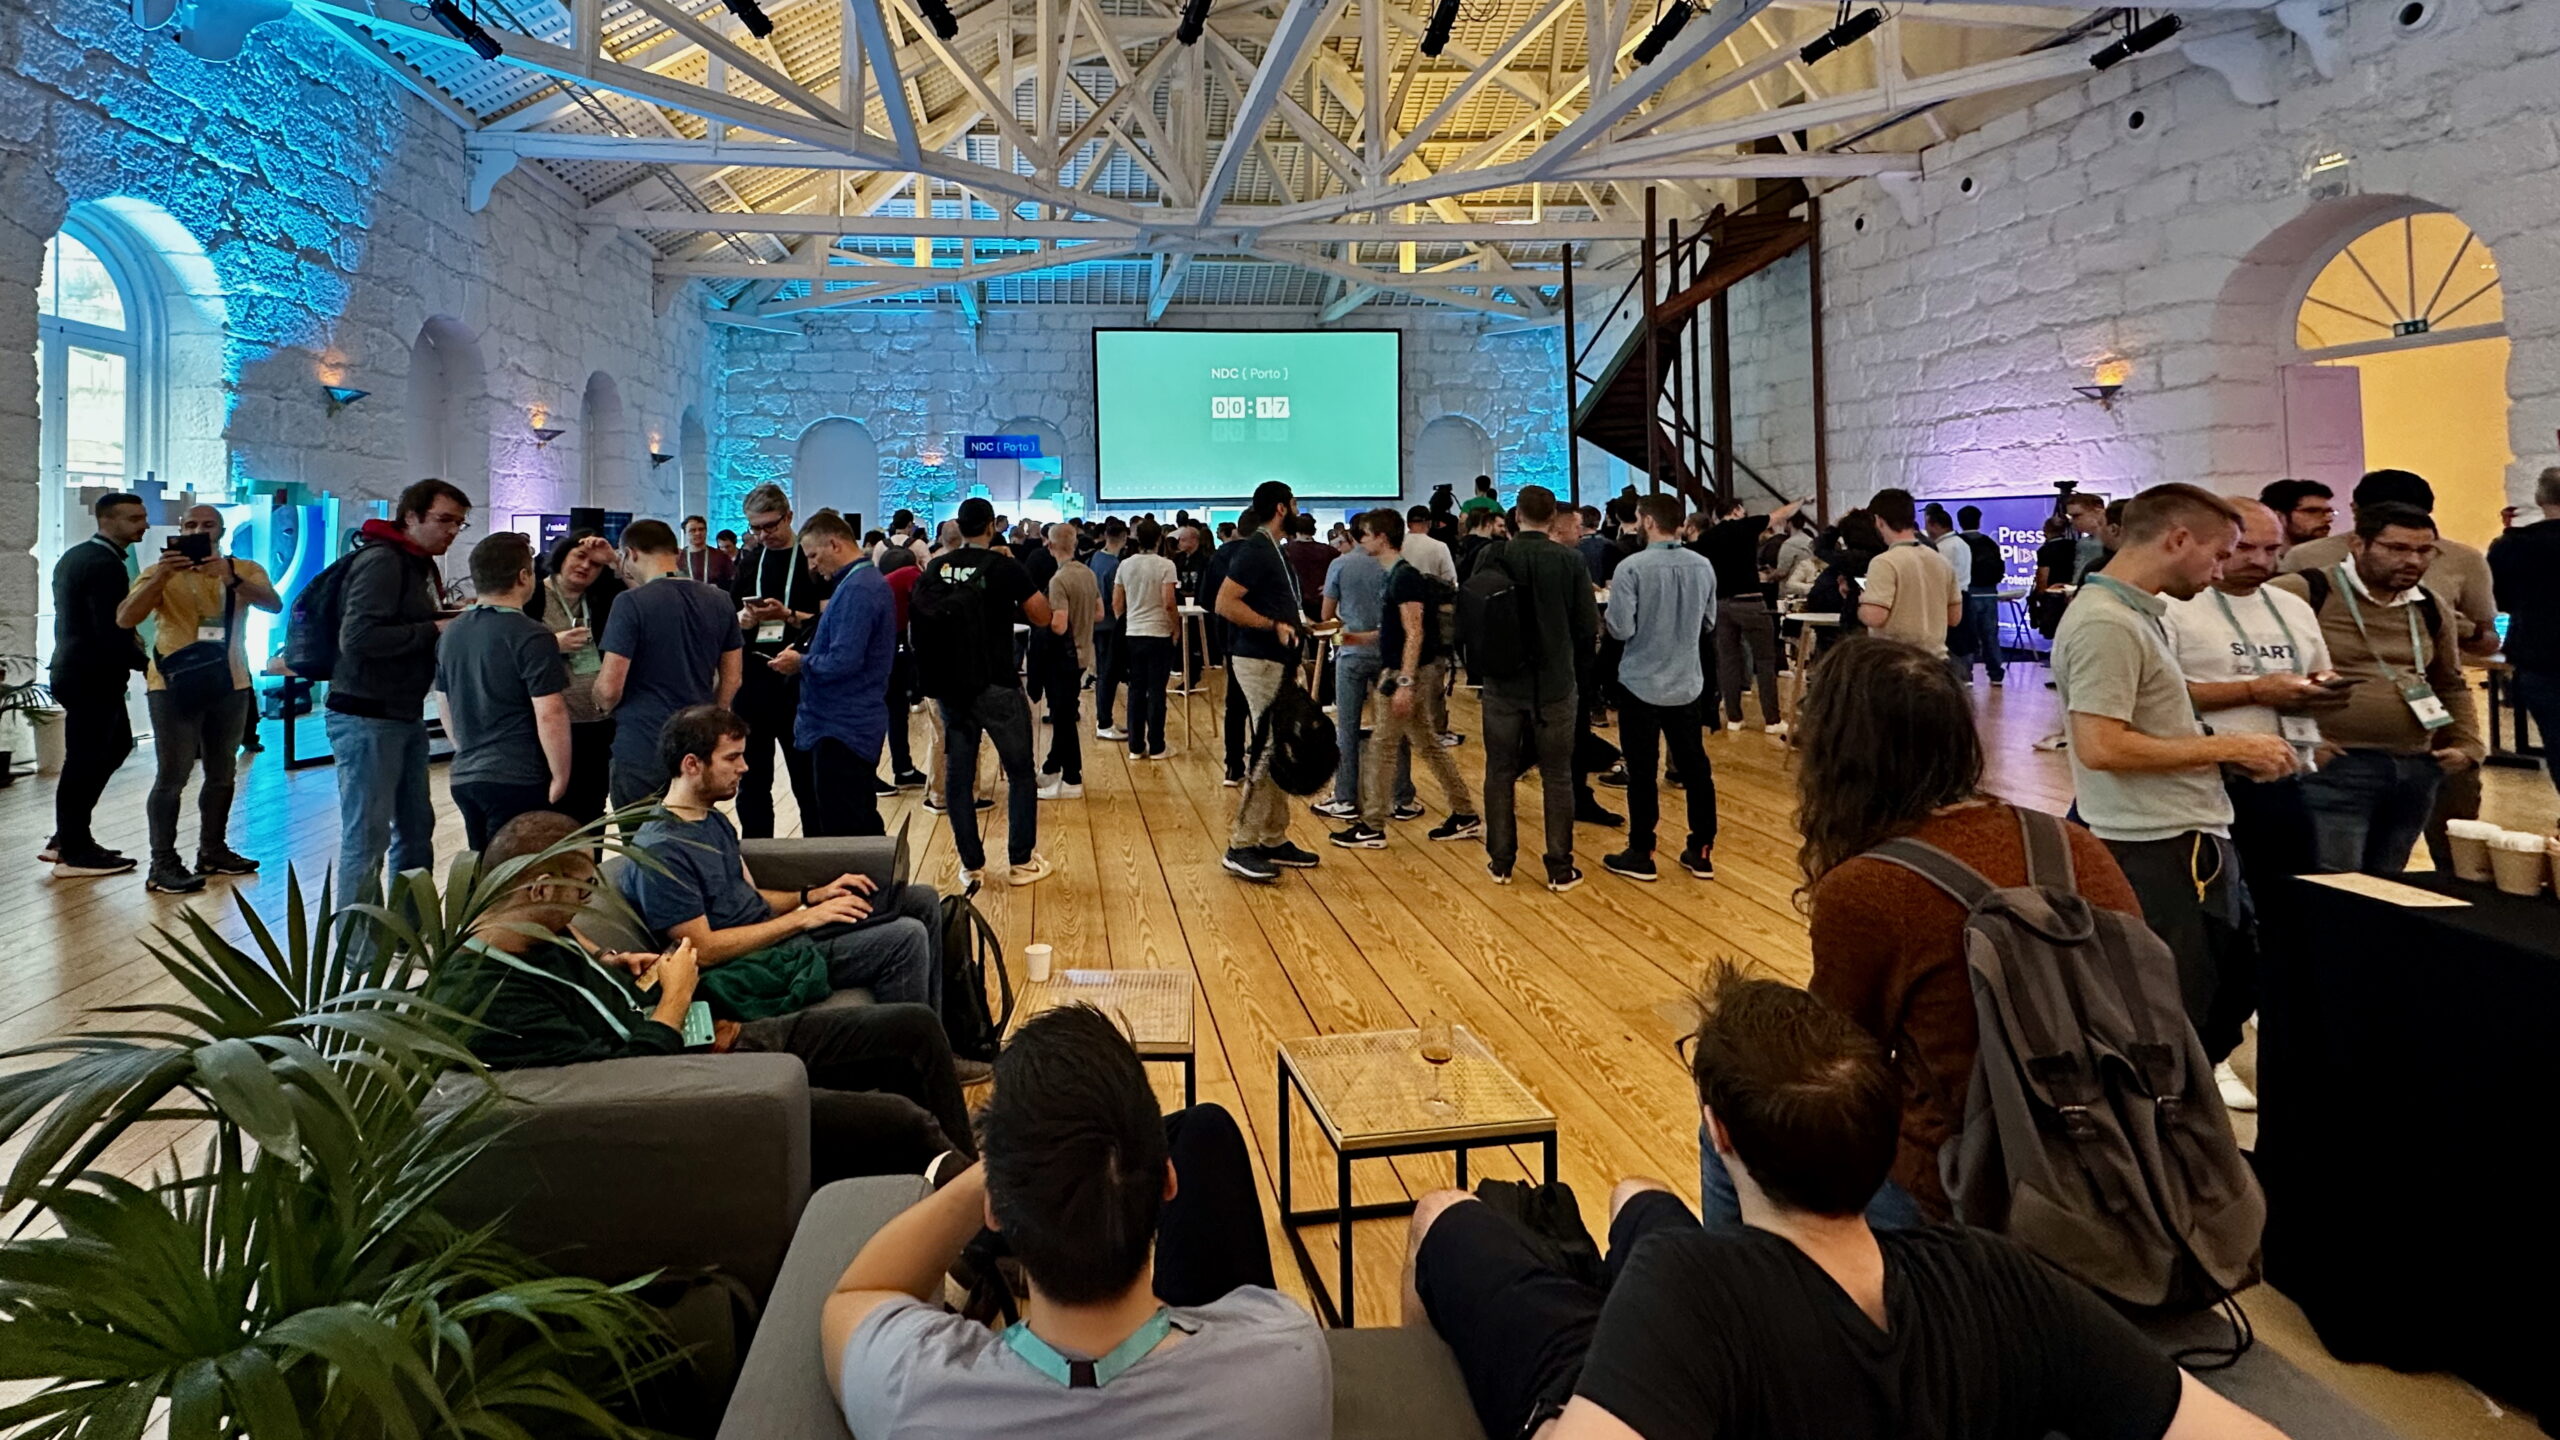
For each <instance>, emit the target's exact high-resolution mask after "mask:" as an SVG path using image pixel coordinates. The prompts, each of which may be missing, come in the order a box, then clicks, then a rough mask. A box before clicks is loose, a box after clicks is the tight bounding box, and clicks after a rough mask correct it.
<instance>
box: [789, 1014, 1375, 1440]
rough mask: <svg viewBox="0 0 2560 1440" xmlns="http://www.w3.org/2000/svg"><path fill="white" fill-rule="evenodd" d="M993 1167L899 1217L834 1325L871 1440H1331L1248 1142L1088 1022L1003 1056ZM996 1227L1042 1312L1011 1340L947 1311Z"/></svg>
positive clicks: (1312, 1348) (832, 1355) (1028, 1314)
mask: <svg viewBox="0 0 2560 1440" xmlns="http://www.w3.org/2000/svg"><path fill="white" fill-rule="evenodd" d="M995 1079H996V1089H995V1099H994V1100H993V1102H992V1103H991V1104H990V1105H989V1106H988V1107H987V1110H986V1112H985V1114H984V1117H983V1119H982V1122H981V1123H982V1125H983V1130H982V1133H983V1135H984V1137H985V1142H986V1160H985V1163H983V1164H980V1165H972V1166H970V1167H968V1168H967V1169H965V1170H958V1169H957V1167H943V1168H944V1169H946V1170H957V1173H956V1175H951V1174H946V1175H944V1176H942V1177H941V1179H942V1188H941V1189H940V1190H939V1191H937V1192H936V1193H934V1194H932V1195H929V1196H927V1197H925V1198H924V1199H923V1200H921V1201H919V1202H917V1204H916V1205H915V1206H914V1207H913V1208H912V1209H909V1210H908V1211H906V1212H905V1213H904V1214H902V1215H900V1216H898V1217H897V1218H896V1219H894V1220H891V1221H890V1222H889V1223H888V1224H887V1225H884V1226H882V1227H881V1228H880V1231H879V1233H878V1234H876V1235H874V1236H872V1238H871V1242H870V1243H869V1244H867V1245H865V1246H863V1247H862V1252H861V1253H860V1254H858V1255H856V1256H855V1257H854V1260H853V1264H852V1265H850V1266H848V1267H847V1268H846V1270H845V1272H844V1277H843V1278H842V1279H840V1280H838V1281H837V1282H836V1289H835V1293H834V1294H833V1295H831V1296H829V1297H828V1298H827V1303H826V1310H825V1312H824V1318H823V1320H822V1321H821V1324H820V1330H821V1343H822V1344H823V1345H824V1347H825V1348H824V1352H823V1353H824V1356H825V1361H826V1370H827V1379H828V1382H829V1384H830V1385H831V1386H832V1387H833V1389H834V1392H835V1395H836V1399H837V1403H838V1404H840V1405H841V1406H842V1407H843V1409H844V1415H845V1421H846V1423H847V1424H848V1425H849V1426H851V1427H852V1430H853V1433H854V1434H855V1435H857V1436H861V1437H866V1440H869V1437H888V1436H896V1437H899V1440H925V1437H935V1440H939V1437H961V1436H1016V1435H1028V1436H1050V1437H1057V1440H1070V1437H1086V1436H1093V1437H1102V1436H1109V1437H1113V1440H1121V1437H1126V1440H1308V1437H1320V1436H1324V1435H1328V1434H1330V1433H1332V1428H1333V1372H1332V1365H1331V1361H1330V1360H1329V1358H1328V1357H1327V1354H1326V1351H1325V1345H1324V1340H1323V1336H1322V1334H1321V1332H1320V1331H1318V1329H1317V1328H1316V1323H1315V1318H1314V1317H1313V1316H1311V1315H1309V1314H1308V1313H1307V1311H1306V1309H1305V1308H1304V1307H1302V1306H1300V1305H1299V1304H1298V1303H1297V1302H1296V1301H1294V1300H1291V1299H1288V1298H1287V1297H1285V1296H1283V1295H1281V1294H1280V1293H1279V1292H1277V1291H1276V1290H1273V1289H1272V1288H1271V1252H1270V1248H1269V1242H1268V1241H1267V1240H1266V1239H1265V1238H1264V1232H1263V1228H1262V1204H1261V1201H1260V1199H1259V1198H1258V1197H1257V1196H1256V1194H1255V1191H1254V1182H1253V1169H1252V1163H1251V1161H1250V1160H1249V1159H1248V1158H1247V1157H1246V1153H1245V1145H1244V1136H1243V1135H1242V1134H1241V1133H1240V1132H1239V1131H1238V1130H1237V1129H1236V1125H1235V1121H1234V1120H1233V1119H1231V1118H1229V1116H1228V1115H1227V1112H1226V1111H1224V1110H1222V1109H1220V1108H1218V1107H1217V1106H1215V1105H1198V1106H1194V1107H1192V1108H1191V1109H1188V1110H1184V1111H1181V1112H1179V1113H1177V1114H1175V1115H1173V1116H1171V1117H1169V1118H1168V1117H1166V1116H1164V1115H1163V1114H1162V1113H1161V1112H1160V1111H1159V1110H1158V1109H1157V1106H1156V1095H1155V1090H1154V1088H1153V1086H1151V1085H1150V1084H1149V1083H1148V1081H1147V1076H1146V1071H1145V1069H1144V1067H1143V1066H1142V1065H1140V1063H1139V1061H1138V1055H1137V1052H1136V1051H1135V1050H1133V1049H1132V1048H1130V1045H1129V1042H1128V1040H1127V1039H1126V1038H1124V1037H1123V1036H1122V1035H1121V1033H1120V1031H1119V1030H1118V1029H1117V1028H1116V1027H1115V1026H1113V1025H1112V1023H1111V1022H1110V1021H1109V1020H1108V1019H1106V1018H1104V1017H1103V1015H1102V1014H1101V1013H1100V1012H1098V1011H1096V1010H1094V1009H1092V1008H1090V1007H1088V1006H1082V1005H1072V1006H1066V1007H1063V1008H1060V1009H1056V1010H1051V1011H1047V1012H1044V1013H1042V1014H1040V1015H1037V1016H1035V1017H1033V1018H1032V1019H1031V1020H1030V1021H1028V1022H1026V1023H1025V1024H1024V1025H1023V1026H1022V1028H1021V1029H1020V1030H1019V1031H1017V1032H1016V1033H1015V1034H1014V1036H1013V1038H1012V1040H1011V1041H1009V1042H1008V1043H1007V1044H1006V1045H1005V1047H1004V1050H1003V1052H1002V1053H1000V1054H999V1055H997V1057H996V1075H995ZM986 1226H992V1227H993V1228H994V1229H995V1230H996V1231H997V1232H998V1234H999V1235H1000V1236H1001V1237H1002V1238H1003V1240H1004V1241H1005V1242H1006V1244H1007V1245H1008V1246H1009V1248H1010V1249H1011V1251H1012V1253H1013V1256H1014V1257H1015V1258H1016V1259H1017V1260H1019V1261H1020V1262H1021V1265H1022V1269H1023V1270H1024V1272H1025V1273H1026V1274H1027V1275H1028V1276H1029V1279H1030V1287H1031V1294H1030V1299H1029V1301H1028V1302H1027V1303H1026V1304H1025V1306H1024V1308H1023V1319H1022V1321H1021V1323H1019V1324H1016V1325H1014V1326H1012V1327H1010V1328H1009V1329H1006V1330H1004V1331H1003V1332H1001V1333H998V1332H995V1331H990V1330H988V1329H987V1328H986V1327H985V1326H983V1325H980V1324H977V1323H976V1322H974V1321H971V1320H968V1319H965V1318H963V1317H962V1316H959V1315H955V1314H953V1313H951V1312H950V1311H948V1310H945V1309H943V1308H942V1307H941V1306H939V1305H938V1304H935V1303H933V1302H934V1301H935V1300H936V1299H937V1298H938V1297H939V1296H941V1294H942V1293H943V1277H944V1275H945V1274H946V1273H947V1272H949V1271H950V1269H951V1267H952V1265H953V1264H954V1263H955V1262H957V1261H958V1260H959V1259H960V1256H961V1252H962V1250H963V1249H965V1248H967V1247H968V1246H969V1244H970V1242H971V1241H972V1240H974V1239H976V1238H977V1236H978V1235H979V1232H980V1230H981V1228H982V1227H986Z"/></svg>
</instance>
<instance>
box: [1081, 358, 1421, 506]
mask: <svg viewBox="0 0 2560 1440" xmlns="http://www.w3.org/2000/svg"><path fill="white" fill-rule="evenodd" d="M1403 339H1404V336H1403V334H1402V332H1400V331H1395V330H1118V329H1096V330H1095V331H1094V332H1093V374H1094V387H1093V431H1094V448H1095V459H1096V465H1097V470H1098V472H1099V473H1098V474H1097V476H1096V487H1095V488H1096V491H1097V498H1098V500H1099V501H1100V503H1102V504H1105V505H1143V504H1146V503H1149V502H1168V503H1182V502H1191V501H1211V500H1241V499H1245V498H1248V497H1250V496H1251V495H1252V494H1253V490H1254V487H1255V486H1257V485H1260V484H1261V483H1262V482H1264V481H1266V480H1285V481H1287V482H1288V483H1289V486H1290V488H1291V489H1293V490H1295V491H1296V492H1297V494H1298V498H1299V499H1301V500H1393V499H1394V498H1396V496H1397V495H1398V494H1400V493H1402V490H1403V484H1402V479H1403V477H1402V473H1401V462H1402V457H1403V454H1404V444H1403V436H1402V434H1401V432H1400V419H1399V417H1400V416H1401V415H1402V414H1403V409H1404V406H1403V393H1402V391H1403V364H1402V359H1403V357H1402V344H1403Z"/></svg>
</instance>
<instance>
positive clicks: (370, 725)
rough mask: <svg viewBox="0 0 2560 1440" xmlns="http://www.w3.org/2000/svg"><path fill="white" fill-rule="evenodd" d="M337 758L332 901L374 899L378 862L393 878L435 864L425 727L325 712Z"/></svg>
mask: <svg viewBox="0 0 2560 1440" xmlns="http://www.w3.org/2000/svg"><path fill="white" fill-rule="evenodd" d="M325 714H326V717H327V718H326V721H325V724H326V725H327V727H328V731H329V751H330V753H331V754H333V755H335V756H337V757H338V890H337V903H338V904H340V905H349V904H353V903H356V902H357V901H378V900H380V899H381V898H382V858H383V855H384V853H385V852H386V851H387V852H388V853H389V854H390V857H391V869H392V872H393V873H394V874H398V873H401V872H404V871H409V870H426V869H432V868H433V867H434V865H435V863H436V809H435V802H434V800H433V799H432V798H431V797H430V796H429V795H428V793H427V722H426V721H424V720H382V719H376V718H374V717H372V716H369V715H342V714H340V713H338V712H337V711H335V710H330V711H326V712H325Z"/></svg>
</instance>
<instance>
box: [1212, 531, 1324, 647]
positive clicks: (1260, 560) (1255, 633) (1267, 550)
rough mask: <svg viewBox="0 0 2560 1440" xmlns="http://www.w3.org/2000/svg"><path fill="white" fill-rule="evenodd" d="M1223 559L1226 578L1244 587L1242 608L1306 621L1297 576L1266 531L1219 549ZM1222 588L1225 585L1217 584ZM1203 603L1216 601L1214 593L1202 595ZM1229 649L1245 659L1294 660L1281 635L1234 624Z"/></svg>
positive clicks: (1274, 617) (1291, 622)
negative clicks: (1299, 595)
mask: <svg viewBox="0 0 2560 1440" xmlns="http://www.w3.org/2000/svg"><path fill="white" fill-rule="evenodd" d="M1218 553H1219V554H1220V555H1221V556H1222V557H1223V558H1224V559H1225V561H1226V565H1225V574H1224V576H1223V577H1222V578H1223V579H1225V580H1232V581H1234V582H1235V583H1236V584H1238V585H1241V586H1243V587H1244V603H1245V608H1247V609H1249V610H1251V611H1253V612H1254V613H1255V614H1257V615H1261V616H1264V617H1267V618H1269V619H1271V620H1274V621H1277V622H1280V623H1283V624H1289V625H1297V624H1303V623H1304V622H1305V619H1306V616H1305V613H1304V607H1303V605H1302V604H1301V603H1300V601H1299V598H1298V577H1297V574H1296V572H1294V571H1292V570H1291V569H1290V568H1289V561H1288V559H1287V557H1285V556H1283V555H1282V554H1281V553H1280V546H1279V543H1278V542H1277V541H1275V540H1273V539H1272V538H1271V536H1270V535H1269V534H1267V533H1260V532H1257V533H1255V534H1252V535H1248V536H1245V537H1244V538H1242V539H1240V540H1237V541H1236V542H1235V543H1234V544H1232V545H1230V546H1227V547H1225V548H1224V549H1222V550H1220V551H1219V552H1218ZM1220 588H1221V589H1224V588H1225V587H1224V586H1223V585H1221V586H1220ZM1203 603H1205V604H1209V605H1211V606H1212V607H1213V608H1214V607H1215V604H1216V596H1214V595H1211V596H1205V597H1203ZM1227 649H1228V651H1229V652H1231V653H1233V654H1237V655H1241V656H1243V657H1245V658H1246V659H1248V660H1295V659H1297V658H1298V652H1297V650H1296V649H1295V648H1294V647H1291V646H1286V645H1283V644H1281V643H1280V637H1279V636H1277V635H1275V634H1273V633H1272V632H1270V631H1268V630H1248V629H1246V628H1245V627H1243V626H1241V625H1238V626H1235V627H1233V629H1232V630H1231V632H1230V634H1229V636H1228V639H1227Z"/></svg>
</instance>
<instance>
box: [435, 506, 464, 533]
mask: <svg viewBox="0 0 2560 1440" xmlns="http://www.w3.org/2000/svg"><path fill="white" fill-rule="evenodd" d="M426 518H427V520H428V521H429V522H430V523H432V524H436V525H450V526H452V527H453V532H454V533H455V534H457V535H459V534H461V533H462V532H463V531H465V530H468V529H470V528H471V518H470V517H469V516H467V515H457V514H455V513H454V512H452V511H450V510H430V511H428V512H427V515H426Z"/></svg>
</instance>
